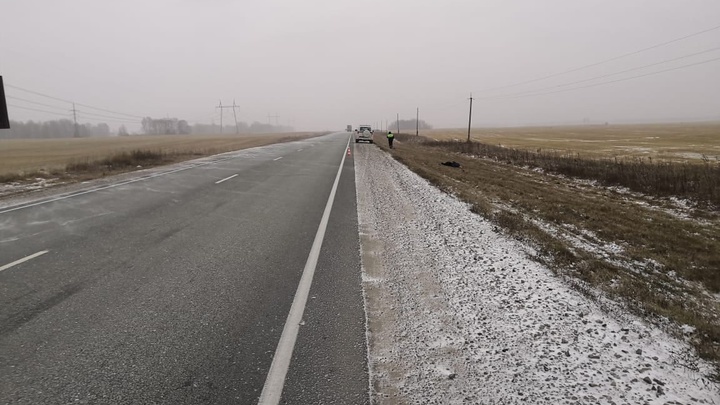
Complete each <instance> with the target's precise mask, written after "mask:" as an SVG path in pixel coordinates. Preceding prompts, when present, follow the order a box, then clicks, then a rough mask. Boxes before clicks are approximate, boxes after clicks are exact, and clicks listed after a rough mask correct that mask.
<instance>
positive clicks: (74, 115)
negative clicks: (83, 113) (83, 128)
mask: <svg viewBox="0 0 720 405" xmlns="http://www.w3.org/2000/svg"><path fill="white" fill-rule="evenodd" d="M72 113H73V121H74V122H75V138H80V128H78V123H77V110H76V109H75V103H73V109H72Z"/></svg>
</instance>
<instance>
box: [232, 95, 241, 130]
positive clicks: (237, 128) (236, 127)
mask: <svg viewBox="0 0 720 405" xmlns="http://www.w3.org/2000/svg"><path fill="white" fill-rule="evenodd" d="M235 107H237V106H236V105H235V99H233V105H232V109H233V118H235V134H236V135H237V134H239V133H240V128H239V127H238V123H237V114H235ZM238 108H239V107H238Z"/></svg>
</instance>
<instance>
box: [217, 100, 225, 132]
mask: <svg viewBox="0 0 720 405" xmlns="http://www.w3.org/2000/svg"><path fill="white" fill-rule="evenodd" d="M215 108H219V109H220V133H221V134H222V133H223V119H222V115H223V105H222V100H220V101H219V102H218V106H217V107H215Z"/></svg>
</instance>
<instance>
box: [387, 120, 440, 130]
mask: <svg viewBox="0 0 720 405" xmlns="http://www.w3.org/2000/svg"><path fill="white" fill-rule="evenodd" d="M416 122H418V123H419V126H418V128H419V129H432V125H430V124H428V123H427V122H425V121H423V120H420V121H417V120H416V119H415V118H413V119H411V120H400V131H409V130H413V131H415V125H416V124H415V123H416ZM397 127H398V121H393V122H392V123H390V125H389V126H388V130H390V131H393V130H397Z"/></svg>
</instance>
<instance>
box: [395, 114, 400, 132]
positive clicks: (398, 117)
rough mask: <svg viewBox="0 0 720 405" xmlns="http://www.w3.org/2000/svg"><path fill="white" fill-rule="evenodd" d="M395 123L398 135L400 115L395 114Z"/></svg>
mask: <svg viewBox="0 0 720 405" xmlns="http://www.w3.org/2000/svg"><path fill="white" fill-rule="evenodd" d="M395 122H396V123H397V133H398V134H399V133H400V113H398V114H397V119H396V120H395Z"/></svg>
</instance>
